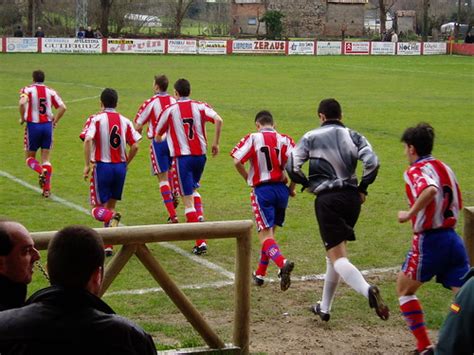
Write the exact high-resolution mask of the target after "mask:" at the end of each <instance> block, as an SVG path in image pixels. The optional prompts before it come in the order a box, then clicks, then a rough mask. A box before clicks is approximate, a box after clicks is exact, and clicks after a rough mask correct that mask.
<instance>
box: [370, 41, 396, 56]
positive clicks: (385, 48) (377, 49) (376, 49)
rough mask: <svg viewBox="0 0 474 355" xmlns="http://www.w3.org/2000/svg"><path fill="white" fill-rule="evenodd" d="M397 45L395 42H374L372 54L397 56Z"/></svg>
mask: <svg viewBox="0 0 474 355" xmlns="http://www.w3.org/2000/svg"><path fill="white" fill-rule="evenodd" d="M395 44H396V43H393V42H372V48H371V49H370V54H372V55H395Z"/></svg>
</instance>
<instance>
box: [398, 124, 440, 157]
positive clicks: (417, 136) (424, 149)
mask: <svg viewBox="0 0 474 355" xmlns="http://www.w3.org/2000/svg"><path fill="white" fill-rule="evenodd" d="M434 138H435V132H434V128H433V127H432V126H431V125H430V124H429V123H424V122H422V123H418V125H416V126H415V127H409V128H407V129H406V130H405V132H403V135H402V138H401V139H400V140H401V141H402V142H404V143H406V144H408V145H412V146H413V147H415V150H416V154H418V155H419V156H420V157H423V156H425V155H429V154H431V151H432V150H433V143H434Z"/></svg>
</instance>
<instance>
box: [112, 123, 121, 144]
mask: <svg viewBox="0 0 474 355" xmlns="http://www.w3.org/2000/svg"><path fill="white" fill-rule="evenodd" d="M118 130H119V128H118V126H113V127H112V130H111V131H110V146H111V147H112V148H115V149H117V148H118V147H120V143H122V138H120V135H119V134H118V133H117V131H118Z"/></svg>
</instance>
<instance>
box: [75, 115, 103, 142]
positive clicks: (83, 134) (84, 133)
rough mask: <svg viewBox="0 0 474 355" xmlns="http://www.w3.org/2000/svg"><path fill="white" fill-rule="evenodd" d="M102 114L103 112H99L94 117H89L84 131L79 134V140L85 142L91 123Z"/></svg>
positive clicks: (83, 128)
mask: <svg viewBox="0 0 474 355" xmlns="http://www.w3.org/2000/svg"><path fill="white" fill-rule="evenodd" d="M100 113H102V111H101V112H97V113H94V114H93V115H90V116H89V117H87V120H86V122H85V123H84V126H83V127H82V131H81V133H80V134H79V138H80V139H81V140H82V141H83V140H84V139H85V138H86V132H87V129H88V128H89V126H90V124H91V121H92V119H93V118H94V117H95V116H97V115H98V114H100Z"/></svg>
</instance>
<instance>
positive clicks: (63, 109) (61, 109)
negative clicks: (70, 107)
mask: <svg viewBox="0 0 474 355" xmlns="http://www.w3.org/2000/svg"><path fill="white" fill-rule="evenodd" d="M66 110H67V107H66V105H65V104H62V105H61V106H59V107H58V110H57V111H56V114H55V115H54V117H53V126H54V127H56V124H57V123H58V121H59V120H60V119H61V117H63V115H64V113H65V112H66Z"/></svg>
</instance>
